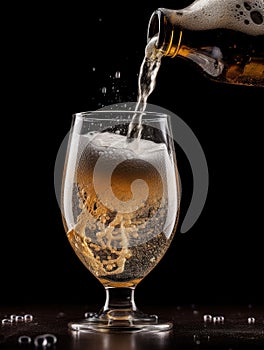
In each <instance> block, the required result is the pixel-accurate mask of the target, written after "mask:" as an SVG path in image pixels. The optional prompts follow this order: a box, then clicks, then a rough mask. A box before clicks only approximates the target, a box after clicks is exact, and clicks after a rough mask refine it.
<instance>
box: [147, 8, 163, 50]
mask: <svg viewBox="0 0 264 350" xmlns="http://www.w3.org/2000/svg"><path fill="white" fill-rule="evenodd" d="M165 22H166V18H165V15H164V13H163V12H162V11H161V10H156V11H155V12H153V13H152V15H151V17H150V20H149V24H148V31H147V42H149V41H150V40H151V39H152V38H154V37H157V40H156V42H155V47H156V48H157V49H161V48H162V46H163V44H164V42H165V25H166V23H165Z"/></svg>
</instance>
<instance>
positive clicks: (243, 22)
mask: <svg viewBox="0 0 264 350" xmlns="http://www.w3.org/2000/svg"><path fill="white" fill-rule="evenodd" d="M161 10H162V11H163V12H164V13H165V14H166V15H167V16H168V17H169V18H170V20H171V22H172V23H173V24H175V25H179V26H181V27H183V28H186V29H190V30H208V29H216V28H225V29H231V30H235V31H240V32H244V33H246V34H248V35H264V0H247V1H244V0H195V1H194V2H193V3H192V4H191V5H189V6H188V7H186V8H184V9H181V10H173V11H172V10H166V9H161Z"/></svg>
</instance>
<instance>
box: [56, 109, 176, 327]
mask: <svg viewBox="0 0 264 350" xmlns="http://www.w3.org/2000/svg"><path fill="white" fill-rule="evenodd" d="M137 113H140V116H139V117H140V118H136V119H137V120H140V121H141V125H140V127H141V133H140V138H139V137H137V138H132V139H131V138H128V136H127V134H128V129H129V125H130V123H131V120H132V118H134V117H135V116H136V114H137ZM61 193H62V194H61V211H62V220H63V225H64V228H65V231H66V234H67V238H68V240H69V243H70V244H71V246H72V248H73V250H74V252H75V253H76V255H77V256H78V258H79V259H80V260H81V262H82V263H83V264H84V265H85V267H86V268H87V269H88V270H89V271H90V272H91V273H92V274H93V275H94V276H95V277H96V278H97V279H98V280H99V281H100V282H101V284H102V285H103V287H104V288H105V292H106V298H105V304H104V306H103V307H102V308H101V310H99V311H98V313H86V314H85V317H84V319H83V320H81V321H76V322H75V321H72V322H70V323H69V327H70V329H72V330H81V331H86V330H87V331H98V332H112V331H113V332H122V331H126V332H134V331H136V332H139V331H161V330H167V329H170V328H171V327H172V323H171V322H169V321H168V320H160V319H159V317H158V316H157V315H148V314H145V313H144V312H142V311H141V310H139V309H138V308H137V306H136V303H135V300H134V291H135V288H136V286H137V285H138V284H139V283H140V281H142V280H143V279H144V277H145V276H146V275H147V274H148V273H150V272H151V270H152V269H153V268H155V266H156V265H157V264H158V263H159V261H160V260H161V259H162V257H163V256H164V254H165V253H166V251H167V249H168V248H169V246H170V244H171V242H172V239H173V237H174V235H175V232H176V227H177V223H178V216H179V202H180V189H179V176H178V168H177V163H176V155H175V148H174V142H173V137H172V131H171V125H170V116H169V115H166V114H163V113H156V112H150V111H144V112H142V111H141V112H140V111H130V110H105V109H100V110H97V111H90V112H82V113H76V114H74V115H73V120H72V125H71V128H70V134H69V139H68V148H67V152H66V158H65V164H64V171H63V179H62V191H61Z"/></svg>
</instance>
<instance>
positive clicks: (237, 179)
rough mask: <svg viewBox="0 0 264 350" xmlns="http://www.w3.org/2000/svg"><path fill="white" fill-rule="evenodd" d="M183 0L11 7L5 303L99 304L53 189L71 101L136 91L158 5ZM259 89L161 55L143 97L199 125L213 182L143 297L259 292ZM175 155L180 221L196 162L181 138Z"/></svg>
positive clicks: (252, 295)
mask: <svg viewBox="0 0 264 350" xmlns="http://www.w3.org/2000/svg"><path fill="white" fill-rule="evenodd" d="M189 3H191V1H184V0H178V1H151V2H149V1H143V0H142V1H141V2H140V3H139V4H137V3H135V2H132V1H131V2H129V3H128V2H121V3H119V2H114V1H111V2H107V3H103V2H99V1H98V2H94V3H89V4H88V3H87V4H86V5H85V6H84V5H82V6H81V5H79V4H78V3H76V2H69V3H67V4H66V3H63V5H61V7H54V5H51V4H46V3H43V4H42V5H40V4H38V5H36V4H33V5H32V6H29V5H27V7H25V6H26V5H25V4H23V5H16V6H15V7H14V8H10V9H9V10H5V13H4V17H5V20H6V25H5V31H4V38H3V43H2V44H3V45H5V46H3V47H4V50H3V51H2V56H3V58H4V63H3V64H2V70H3V76H4V77H5V79H4V84H3V90H4V93H3V95H2V102H3V104H2V107H3V108H2V123H1V125H2V127H1V131H2V138H1V139H2V142H1V143H2V152H1V156H2V171H1V173H2V179H3V180H2V181H3V182H2V186H3V190H2V206H1V207H2V230H1V247H0V249H1V250H0V253H1V255H0V271H1V273H0V276H1V277H0V283H1V286H0V291H1V292H0V298H1V299H0V304H24V303H25V304H26V303H50V302H52V303H53V302H54V303H64V302H65V303H77V304H78V303H97V304H98V305H102V304H103V302H104V290H103V287H102V286H101V285H100V283H99V282H98V281H97V280H96V279H95V277H93V276H92V275H91V274H90V272H89V271H88V270H86V269H85V267H84V266H83V265H82V263H81V262H80V261H79V260H78V258H77V257H76V255H75V254H74V252H73V250H72V248H71V247H70V245H69V243H68V241H67V238H66V235H65V232H64V229H63V225H62V221H61V216H60V209H59V206H58V204H57V200H56V196H55V190H54V165H55V160H56V156H57V152H58V149H59V147H60V144H61V142H62V140H63V138H64V137H65V135H66V134H67V132H68V131H69V128H70V123H71V115H72V114H73V113H75V112H81V111H85V110H90V109H94V108H96V109H97V108H99V107H101V105H102V104H103V105H108V104H112V103H115V102H124V101H135V100H136V97H137V76H138V72H139V67H140V64H141V62H142V59H143V56H144V49H145V45H146V30H147V25H148V20H149V18H150V15H151V14H152V12H153V11H154V10H155V9H156V8H158V7H166V8H174V9H176V8H182V7H185V6H186V5H188V4H189ZM18 6H19V7H18ZM94 68H95V70H94ZM117 71H119V72H120V79H115V78H114V76H115V72H117ZM103 87H106V88H107V93H106V94H105V95H104V94H102V88H103ZM112 87H114V88H115V90H114V91H113V90H112ZM117 89H118V90H119V92H117V91H116V90H117ZM263 97H264V95H263V90H262V89H260V88H253V87H243V86H231V85H224V84H218V83H215V82H212V81H209V80H208V79H206V78H205V77H204V76H202V75H201V74H200V72H198V71H197V70H196V69H194V67H193V66H191V65H190V64H188V62H186V61H182V60H181V59H174V60H170V59H167V58H164V60H163V61H162V65H161V68H160V71H159V74H158V78H157V85H156V89H155V90H154V92H153V94H152V95H151V96H150V98H149V102H150V103H152V104H155V105H159V106H161V107H163V108H166V109H168V110H170V111H172V112H173V113H175V114H177V115H178V116H179V117H180V118H181V119H183V120H184V121H185V122H186V123H187V124H188V125H189V126H190V128H191V129H192V130H193V132H194V133H195V135H196V137H197V138H198V140H199V142H200V144H201V146H202V148H203V150H204V153H205V156H206V159H207V163H208V169H209V192H208V197H207V201H206V204H205V207H204V210H203V212H202V214H201V216H200V217H199V219H198V221H197V222H196V223H195V225H194V226H193V227H192V228H191V230H190V231H188V232H187V233H185V234H180V233H178V234H176V236H175V239H174V241H173V243H172V245H171V247H170V248H169V250H168V252H167V254H166V255H165V256H164V258H163V259H162V261H161V262H160V264H159V265H158V266H157V267H156V268H155V269H154V270H153V271H152V272H151V273H150V274H149V275H148V276H147V277H146V278H145V280H143V281H142V282H141V283H140V284H139V285H138V287H137V289H136V300H138V304H144V303H154V304H158V305H162V304H174V305H178V304H182V303H187V304H199V303H212V304H226V303H227V304H238V303H242V304H246V305H248V304H263V300H264V299H263V296H264V290H263V282H262V280H263V267H264V261H263V243H262V237H263V228H262V227H263V225H262V218H263V213H262V210H263V182H262V181H263V180H262V171H263V170H261V169H262V168H261V166H262V162H263V155H262V149H263V145H262V140H263V136H262V127H261V125H262V124H261V119H262V117H263ZM5 107H6V109H5ZM177 156H178V164H179V170H180V174H181V181H182V191H183V192H182V193H183V198H182V212H181V217H180V223H181V222H182V220H183V218H184V216H185V213H186V211H187V209H188V205H189V203H190V198H191V193H192V174H191V169H190V166H189V163H188V161H187V159H186V157H185V155H184V154H183V153H182V152H181V149H179V150H178V154H177ZM179 225H180V224H179Z"/></svg>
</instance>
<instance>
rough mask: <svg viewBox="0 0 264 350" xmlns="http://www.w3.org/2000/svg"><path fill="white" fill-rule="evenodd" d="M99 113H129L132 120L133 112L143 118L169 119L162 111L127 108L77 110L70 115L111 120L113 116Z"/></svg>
mask: <svg viewBox="0 0 264 350" xmlns="http://www.w3.org/2000/svg"><path fill="white" fill-rule="evenodd" d="M100 114H127V115H128V114H130V115H131V120H132V115H134V114H137V115H139V114H141V115H142V119H143V120H145V121H146V120H148V121H150V120H153V121H157V120H165V119H170V115H169V114H167V113H162V112H153V111H148V110H145V111H143V112H142V111H136V110H128V109H105V110H103V109H102V110H88V111H84V112H77V113H73V114H72V117H73V118H78V119H82V120H90V119H95V120H98V121H99V120H105V121H107V120H113V119H114V118H113V117H107V116H105V117H102V115H100Z"/></svg>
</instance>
